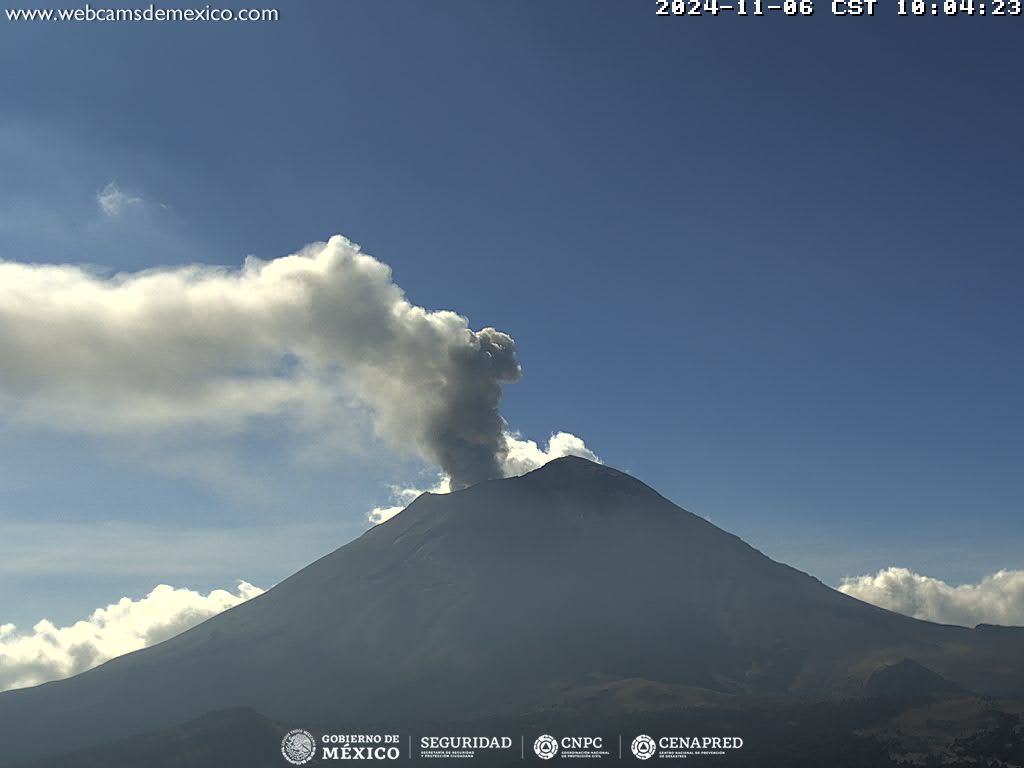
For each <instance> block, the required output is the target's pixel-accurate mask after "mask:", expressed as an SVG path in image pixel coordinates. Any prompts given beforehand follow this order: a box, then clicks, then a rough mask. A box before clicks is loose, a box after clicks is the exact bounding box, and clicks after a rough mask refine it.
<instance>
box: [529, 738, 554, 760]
mask: <svg viewBox="0 0 1024 768" xmlns="http://www.w3.org/2000/svg"><path fill="white" fill-rule="evenodd" d="M533 751H534V752H536V753H537V757H539V758H540V759H541V760H550V759H551V758H552V757H554V756H555V755H557V754H558V742H557V741H556V740H555V737H554V736H549V735H548V734H546V733H545V734H544V735H543V736H538V737H537V740H536V741H535V742H533Z"/></svg>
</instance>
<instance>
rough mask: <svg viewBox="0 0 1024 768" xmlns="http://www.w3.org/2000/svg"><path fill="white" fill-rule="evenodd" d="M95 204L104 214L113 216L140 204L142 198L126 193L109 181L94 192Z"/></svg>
mask: <svg viewBox="0 0 1024 768" xmlns="http://www.w3.org/2000/svg"><path fill="white" fill-rule="evenodd" d="M96 204H97V205H99V207H100V211H102V212H103V215H104V216H108V217H110V218H115V217H117V216H120V215H121V213H123V212H124V211H125V210H126V209H128V208H132V207H136V206H140V205H142V198H141V197H137V196H135V195H130V194H128V193H127V192H125V191H124V190H123V189H121V188H120V187H119V186H117V184H115V183H114V182H112V181H111V182H110V183H109V184H107V186H105V187H104V188H103V189H101V190H100V191H99V192H97V193H96Z"/></svg>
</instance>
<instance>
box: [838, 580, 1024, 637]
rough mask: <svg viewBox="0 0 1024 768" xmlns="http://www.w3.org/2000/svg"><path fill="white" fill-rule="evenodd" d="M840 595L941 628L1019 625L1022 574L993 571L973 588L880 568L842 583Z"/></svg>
mask: <svg viewBox="0 0 1024 768" xmlns="http://www.w3.org/2000/svg"><path fill="white" fill-rule="evenodd" d="M839 591H840V592H844V593H845V594H847V595H851V596H853V597H856V598H858V599H860V600H863V601H865V602H868V603H873V604H874V605H877V606H880V607H882V608H888V609H889V610H891V611H896V612H897V613H902V614H905V615H907V616H913V617H914V618H916V619H925V620H927V621H935V622H939V623H940V624H960V625H962V626H965V627H973V626H975V625H977V624H983V623H984V624H1003V625H1011V626H1024V570H1021V571H1012V570H1003V571H997V572H996V573H993V574H991V575H989V576H986V577H984V578H983V579H982V580H981V581H980V582H978V583H977V584H960V585H956V586H954V585H951V584H947V583H946V582H944V581H942V580H941V579H935V578H931V577H930V576H922V575H921V574H919V573H915V572H914V571H912V570H910V569H909V568H896V567H892V568H883V569H882V570H880V571H879V572H878V573H876V574H874V575H871V574H868V575H866V576H855V577H849V578H845V579H843V581H842V583H841V584H840V585H839Z"/></svg>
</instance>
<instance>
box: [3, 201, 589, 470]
mask: <svg viewBox="0 0 1024 768" xmlns="http://www.w3.org/2000/svg"><path fill="white" fill-rule="evenodd" d="M130 200H131V198H129V197H126V196H125V195H124V194H123V193H121V192H120V191H119V190H117V189H115V188H111V189H109V190H105V192H104V196H103V197H102V200H101V204H103V205H104V210H106V211H108V212H110V214H111V215H113V213H114V212H117V211H120V210H121V209H122V208H123V207H124V206H126V205H130V204H131V203H130ZM104 201H105V202H104ZM0 359H2V360H3V361H4V364H3V366H2V367H0V419H4V418H6V419H10V420H13V421H15V422H20V423H23V424H27V425H33V426H37V427H38V426H41V427H44V428H47V429H51V430H57V431H61V432H78V433H84V434H91V435H101V436H114V437H123V438H128V439H137V438H138V437H139V436H147V437H149V438H151V439H152V438H153V437H154V436H155V435H159V434H167V433H170V434H176V435H182V434H185V435H195V434H197V433H202V434H210V433H213V434H232V433H238V432H241V431H243V430H245V429H247V428H249V427H252V426H254V425H256V426H258V425H260V424H261V423H266V422H267V421H268V420H271V419H276V420H277V422H275V423H279V424H281V425H284V426H286V427H287V428H288V429H289V430H293V431H299V432H302V433H303V436H304V437H306V438H308V437H310V436H312V435H318V436H319V437H321V438H322V439H323V440H324V441H325V442H327V443H328V444H330V445H332V446H334V447H337V446H341V445H342V444H344V443H346V442H347V443H354V444H355V445H353V446H352V448H353V450H359V448H360V445H359V442H360V440H359V438H358V437H354V436H353V435H351V434H349V433H350V432H351V431H352V424H353V423H356V422H358V421H359V419H360V417H362V418H363V419H365V418H366V417H367V416H368V417H369V421H370V422H371V423H372V426H373V429H374V431H375V433H376V435H377V437H378V438H380V439H381V440H382V441H383V442H384V443H385V444H386V445H388V446H389V447H391V448H392V449H394V450H396V451H398V452H401V453H413V454H415V455H418V456H419V457H420V458H422V459H423V460H424V461H425V462H427V463H428V464H430V465H432V466H435V467H438V468H439V469H440V470H441V471H442V472H443V473H444V474H445V475H446V476H447V477H448V478H449V480H450V483H451V487H452V488H456V489H457V488H461V487H464V486H467V485H470V484H473V483H476V482H480V481H481V480H487V479H491V478H495V477H501V476H502V475H505V474H507V473H508V472H509V468H510V467H514V466H519V465H523V466H530V464H531V461H532V459H531V458H530V454H531V453H532V452H534V450H539V449H536V446H533V448H531V447H530V444H529V443H528V442H525V443H524V442H521V441H518V440H517V439H516V438H515V437H514V435H512V434H510V432H509V429H508V425H507V424H506V422H505V420H504V418H502V416H501V413H500V410H499V407H500V402H501V396H502V387H503V385H504V384H506V383H510V382H515V381H518V379H519V378H520V376H521V370H520V365H519V361H518V359H517V357H516V346H515V342H514V341H513V339H512V337H511V336H509V335H508V334H506V333H503V332H501V331H498V330H495V329H494V328H483V329H481V330H473V329H471V328H470V327H469V321H468V320H467V319H466V318H465V317H463V316H462V315H459V314H457V313H455V312H452V311H448V310H428V309H425V308H423V307H420V306H417V305H415V304H412V303H411V302H410V301H409V300H408V299H407V298H406V296H405V293H404V292H403V291H402V289H401V288H400V287H399V286H398V285H396V284H395V282H394V281H393V279H392V273H391V268H390V267H388V265H387V264H384V263H383V262H381V261H378V260H377V259H375V258H374V257H372V256H370V255H368V254H365V253H363V252H362V250H361V249H360V247H359V246H358V245H357V244H355V243H353V242H351V241H349V240H347V239H345V238H344V237H341V236H335V237H332V238H330V240H328V241H327V242H325V243H314V244H312V245H309V246H307V247H305V248H303V249H302V250H300V251H299V252H298V253H294V254H291V255H288V256H282V257H280V258H277V259H273V260H270V261H263V260H260V259H257V258H252V257H250V258H248V259H246V261H245V262H244V264H243V265H242V266H241V268H240V269H228V268H225V267H218V266H209V265H198V264H197V265H189V266H178V267H164V268H156V269H149V270H144V271H140V272H134V273H123V274H114V275H110V274H104V273H102V272H99V271H96V270H93V269H89V268H86V267H83V266H79V265H72V264H63V265H53V264H30V263H24V262H16V261H3V260H0ZM570 439H571V440H573V441H578V442H579V443H580V445H582V441H579V439H578V438H574V437H572V436H566V437H564V438H563V437H559V440H570ZM307 442H308V440H307ZM584 449H585V447H584Z"/></svg>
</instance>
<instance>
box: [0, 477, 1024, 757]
mask: <svg viewBox="0 0 1024 768" xmlns="http://www.w3.org/2000/svg"><path fill="white" fill-rule="evenodd" d="M1022 651H1024V632H1021V631H1014V630H1003V631H990V630H983V629H978V630H969V629H964V628H960V627H946V626H939V625H934V624H928V623H925V622H920V621H916V620H913V619H909V618H906V617H903V616H899V615H897V614H894V613H891V612H888V611H885V610H882V609H879V608H875V607H873V606H869V605H867V604H865V603H861V602H859V601H857V600H854V599H853V598H850V597H847V596H845V595H842V594H840V593H838V592H836V591H835V590H833V589H830V588H829V587H826V586H825V585H823V584H821V583H820V582H818V581H817V580H815V579H813V578H811V577H810V576H807V575H806V574H803V573H801V572H799V571H796V570H794V569H792V568H789V567H788V566H785V565H782V564H779V563H776V562H774V561H772V560H770V559H769V558H767V557H765V556H764V555H762V554H761V553H759V552H757V551H756V550H754V549H753V548H751V547H750V546H748V545H747V544H745V543H744V542H742V541H741V540H740V539H738V538H737V537H735V536H732V535H731V534H728V533H726V532H724V531H722V530H720V529H718V528H716V527H715V526H713V525H711V524H710V523H708V522H707V521H705V520H703V519H702V518H700V517H697V516H695V515H692V514H690V513H688V512H686V511H684V510H682V509H680V508H679V507H677V506H675V505H673V504H672V503H671V502H669V501H668V500H666V499H664V498H663V497H661V496H659V495H658V494H657V493H655V492H654V491H653V490H651V489H650V488H648V487H647V486H646V485H644V484H643V483H641V482H639V481H637V480H635V479H633V478H632V477H630V476H628V475H625V474H623V473H621V472H618V471H616V470H614V469H611V468H608V467H604V466H600V465H597V464H593V463H591V462H588V461H585V460H583V459H575V458H569V459H560V460H557V461H554V462H551V463H550V464H548V465H547V466H545V467H543V468H542V469H540V470H537V471H536V472H532V473H530V474H528V475H525V476H523V477H521V478H513V479H509V480H496V481H491V482H487V483H482V484H480V485H477V486H474V487H472V488H469V489H466V490H464V491H459V492H457V493H453V494H448V495H443V496H437V495H430V494H426V495H424V496H422V497H420V498H419V499H417V500H416V501H415V502H414V503H413V504H411V505H410V506H409V507H408V508H407V509H406V510H405V511H404V512H402V513H401V514H400V515H398V516H396V517H395V518H393V519H392V520H390V521H389V522H387V523H385V524H383V525H380V526H377V527H375V528H373V529H371V530H370V531H368V532H367V533H366V534H364V535H363V536H362V537H360V538H359V539H357V540H355V541H353V542H351V543H350V544H348V545H346V546H344V547H341V548H340V549H338V550H337V551H335V552H333V553H332V554H330V555H327V556H326V557H324V558H322V559H320V560H318V561H317V562H315V563H313V564H312V565H310V566H308V567H307V568H305V569H303V570H302V571H300V572H298V573H297V574H295V575H294V576H292V577H290V578H289V579H287V580H285V581H284V582H282V583H281V584H279V585H278V586H277V587H275V588H274V589H272V590H270V591H268V592H267V593H266V594H264V595H262V596H260V597H258V598H255V599H254V600H251V601H249V602H248V603H245V604H243V605H240V606H238V607H236V608H234V609H232V610H230V611H227V612H226V613H224V614H221V615H219V616H217V617H214V618H213V619H210V620H209V621H207V622H205V623H203V624H202V625H200V626H198V627H196V628H194V629H192V630H190V631H188V632H186V633H184V634H182V635H180V636H178V637H176V638H173V639H171V640H169V641H167V642H165V643H162V644H160V645H158V646H154V647H152V648H149V649H146V650H143V651H139V652H137V653H134V654H130V655H128V656H125V657H121V658H119V659H115V660H113V661H111V662H108V663H107V664H105V665H103V666H102V667H99V668H97V669H95V670H91V671H89V672H86V673H84V674H82V675H79V676H77V677H75V678H72V679H70V680H66V681H61V682H56V683H50V684H47V685H43V686H40V687H38V688H33V689H27V690H24V691H13V692H9V693H6V694H0V738H3V739H4V742H3V743H5V744H6V745H7V749H6V750H5V753H4V755H3V756H2V757H0V765H2V764H4V761H5V760H6V761H9V762H14V761H16V760H19V759H26V758H29V757H38V756H41V755H43V754H55V753H58V752H61V751H65V750H69V749H73V748H79V747H82V746H88V745H92V744H99V743H103V742H105V741H109V740H111V739H113V738H116V737H122V736H128V735H131V734H134V733H140V732H143V731H145V730H149V729H154V728H160V727H166V726H170V725H173V724H176V723H179V722H184V721H186V720H188V719H190V718H192V717H195V716H197V715H199V714H202V713H203V712H206V711H210V710H215V709H226V708H230V707H251V708H253V709H255V710H256V711H258V712H260V713H261V714H263V715H266V716H268V717H271V718H273V719H275V720H279V721H281V722H288V721H291V722H301V721H303V720H308V721H333V722H337V723H339V724H344V726H345V727H346V728H350V727H351V726H352V725H354V724H356V723H361V724H372V723H374V722H381V723H386V724H389V725H395V724H398V723H401V722H414V721H416V720H417V719H423V718H429V719H431V720H435V721H437V720H445V719H448V720H452V719H457V718H462V717H468V716H470V715H473V716H477V717H479V716H482V715H490V714H494V715H501V714H509V713H516V712H525V711H536V710H539V709H542V708H544V707H546V706H549V705H551V704H552V703H554V702H557V701H559V700H562V699H564V697H565V692H566V691H567V690H568V691H571V690H573V689H577V688H585V687H587V686H594V685H595V684H606V683H614V682H615V681H622V680H637V679H639V680H644V681H650V683H651V684H652V685H654V684H656V685H662V686H670V687H671V686H683V687H699V688H702V689H710V690H712V691H718V692H721V693H725V694H750V693H774V694H779V693H782V694H800V695H809V696H841V695H849V694H857V693H859V692H860V691H862V690H863V688H864V686H865V685H866V684H867V682H868V681H869V680H870V679H871V678H872V675H874V674H875V673H876V672H878V670H880V669H884V668H886V667H890V666H892V665H895V664H898V663H900V662H903V661H904V660H910V661H912V662H913V663H914V665H915V667H914V668H915V669H916V668H917V666H920V667H922V668H923V669H924V670H925V672H922V673H920V675H917V676H899V677H893V678H892V679H893V680H895V681H896V682H895V683H893V684H894V685H895V684H897V683H899V681H900V680H901V679H903V678H904V677H906V678H907V679H912V680H911V681H912V682H913V681H914V680H917V679H919V678H920V677H922V676H925V677H927V676H928V674H929V673H931V674H934V675H935V676H936V677H938V678H941V679H943V680H946V681H949V684H950V685H952V686H957V687H959V688H963V689H965V690H969V691H973V692H978V693H983V694H993V695H1024V653H1022ZM876 680H877V678H876ZM890 687H891V686H890ZM895 692H897V693H898V691H895Z"/></svg>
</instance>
